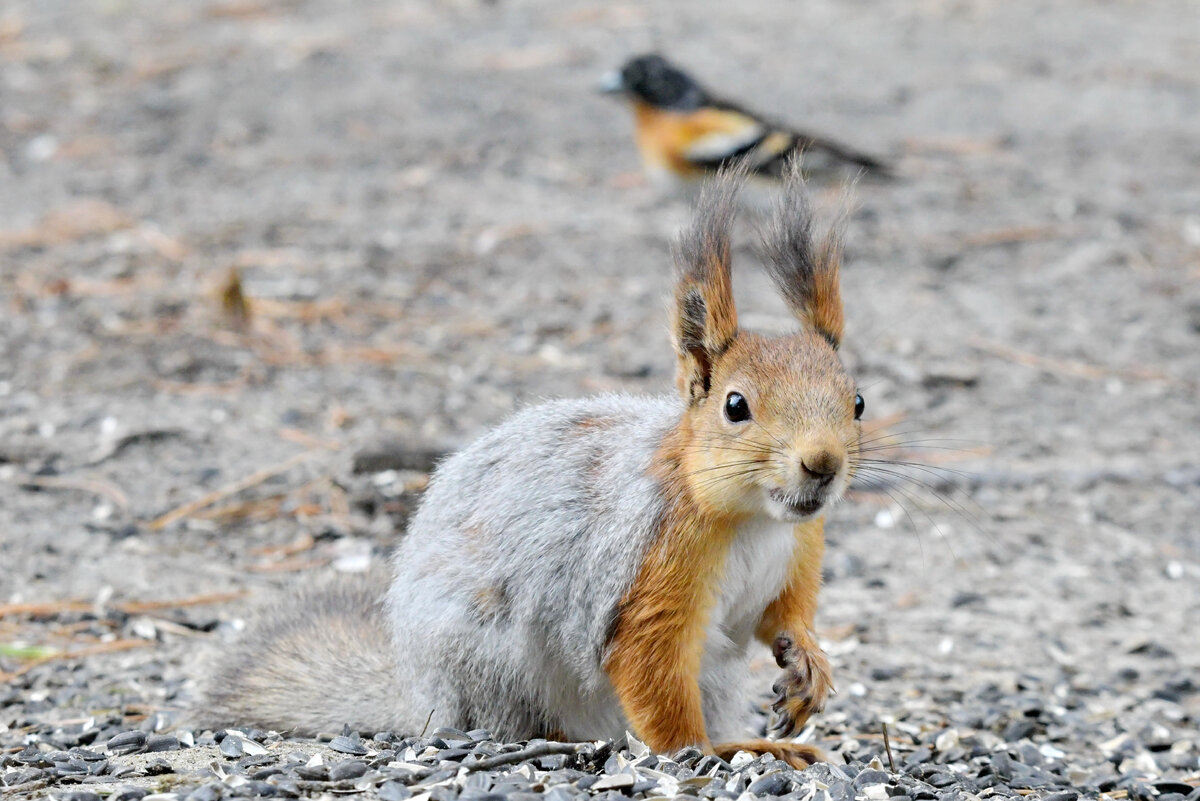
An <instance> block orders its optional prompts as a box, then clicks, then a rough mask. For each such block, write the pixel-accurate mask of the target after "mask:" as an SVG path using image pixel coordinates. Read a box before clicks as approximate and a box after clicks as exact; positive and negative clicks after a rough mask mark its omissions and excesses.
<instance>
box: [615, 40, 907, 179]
mask: <svg viewBox="0 0 1200 801" xmlns="http://www.w3.org/2000/svg"><path fill="white" fill-rule="evenodd" d="M600 90H601V91H602V92H604V93H606V94H613V95H619V96H621V97H623V98H625V99H626V100H628V101H629V103H630V105H631V106H632V108H633V114H634V123H635V137H636V140H637V146H638V150H639V151H640V152H641V155H642V161H643V163H644V166H645V168H646V171H647V173H649V174H650V176H651V177H652V178H654V179H656V180H659V181H662V182H665V183H668V184H675V185H682V186H686V185H689V184H698V183H699V181H700V180H701V179H703V178H704V177H706V176H708V175H711V174H714V173H716V172H717V171H718V170H720V169H721V168H722V167H725V166H727V165H730V164H732V163H733V162H738V161H741V162H744V166H743V168H744V169H745V170H746V171H747V172H748V174H749V176H750V177H751V178H760V179H766V180H768V181H769V182H771V183H774V182H776V181H782V180H783V179H784V178H785V177H786V176H787V174H788V169H789V167H788V165H789V160H790V159H791V158H792V157H794V156H796V155H797V154H800V158H801V160H802V164H803V167H804V169H805V171H811V170H813V169H814V168H815V169H819V170H821V169H829V168H832V167H834V166H836V164H837V163H838V162H842V163H845V164H847V165H849V166H851V167H857V168H859V169H860V170H865V171H869V172H872V173H875V174H878V175H888V174H889V173H890V171H889V169H888V165H887V164H886V163H884V162H883V161H882V160H881V159H879V158H876V157H875V156H872V155H870V154H868V153H864V152H862V151H860V150H857V149H855V148H853V147H850V146H848V145H844V144H842V143H840V142H835V141H833V140H832V139H828V138H826V137H823V136H819V135H814V134H811V133H804V132H801V131H797V130H794V129H792V128H789V127H787V126H785V125H780V124H778V123H776V122H774V121H772V120H769V119H768V118H766V117H764V116H762V115H759V114H757V113H755V112H753V111H749V110H747V109H746V108H744V107H742V106H739V105H737V104H736V103H731V102H729V101H727V100H723V99H721V98H719V97H717V96H715V95H713V94H712V93H711V92H709V91H708V89H706V88H705V87H704V86H703V85H701V84H700V83H699V82H697V81H696V80H695V79H694V78H692V77H691V76H690V75H688V74H687V73H686V72H684V71H683V70H681V69H679V68H678V67H676V66H675V65H673V64H672V63H671V62H669V61H667V59H665V58H663V57H662V56H661V55H658V54H656V53H649V54H646V55H641V56H637V57H635V58H631V59H629V60H628V61H627V62H625V64H624V66H622V67H621V68H620V69H619V70H614V71H613V72H610V73H608V74H607V75H605V76H604V78H603V80H602V82H601V85H600Z"/></svg>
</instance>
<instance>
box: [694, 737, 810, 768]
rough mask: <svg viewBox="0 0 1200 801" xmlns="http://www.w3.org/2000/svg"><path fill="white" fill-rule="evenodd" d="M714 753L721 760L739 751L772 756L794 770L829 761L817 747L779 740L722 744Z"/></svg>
mask: <svg viewBox="0 0 1200 801" xmlns="http://www.w3.org/2000/svg"><path fill="white" fill-rule="evenodd" d="M713 751H714V752H715V753H716V755H717V756H719V757H721V759H724V760H729V759H732V758H733V755H734V754H736V753H737V752H738V751H749V752H751V753H754V754H771V755H772V756H774V757H775V758H776V759H779V760H782V761H783V762H786V763H788V764H789V765H791V766H792V767H793V768H797V769H802V768H807V767H808V766H809V765H813V764H816V763H817V762H826V761H828V760H827V759H826V758H825V754H824V753H822V751H821V749H820V748H817V747H816V746H815V745H803V744H800V743H781V742H779V741H777V740H761V739H760V740H743V741H742V742H738V743H721V744H720V745H716V746H713Z"/></svg>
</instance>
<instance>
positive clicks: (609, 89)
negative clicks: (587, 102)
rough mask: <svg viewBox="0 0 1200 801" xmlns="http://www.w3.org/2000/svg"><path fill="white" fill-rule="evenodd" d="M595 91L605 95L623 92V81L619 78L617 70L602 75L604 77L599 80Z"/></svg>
mask: <svg viewBox="0 0 1200 801" xmlns="http://www.w3.org/2000/svg"><path fill="white" fill-rule="evenodd" d="M596 90H597V91H599V92H600V93H602V94H606V95H616V94H620V93H621V92H624V91H625V81H624V79H622V78H621V73H620V71H619V70H613V71H612V72H606V73H604V77H603V78H601V79H600V83H599V84H598V85H597V86H596Z"/></svg>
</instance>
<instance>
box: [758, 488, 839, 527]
mask: <svg viewBox="0 0 1200 801" xmlns="http://www.w3.org/2000/svg"><path fill="white" fill-rule="evenodd" d="M767 497H768V498H770V499H771V500H772V501H773V502H774V504H777V507H776V508H777V509H778V510H779V511H781V512H783V513H784V514H783V515H782V516H784V517H787V518H790V519H795V520H803V519H806V518H809V517H812V516H814V515H815V514H817V512H819V511H821V508H822V507H823V506H824V505H825V494H824V493H815V494H812V495H800V494H796V493H791V492H784V491H782V490H777V489H773V490H769V491H768V492H767Z"/></svg>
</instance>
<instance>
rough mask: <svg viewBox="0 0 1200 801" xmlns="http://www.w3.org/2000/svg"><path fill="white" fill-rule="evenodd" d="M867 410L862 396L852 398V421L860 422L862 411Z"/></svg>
mask: <svg viewBox="0 0 1200 801" xmlns="http://www.w3.org/2000/svg"><path fill="white" fill-rule="evenodd" d="M866 408H867V402H866V401H865V400H863V396H862V395H855V396H854V419H855V420H861V419H862V413H863V410H864V409H866Z"/></svg>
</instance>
